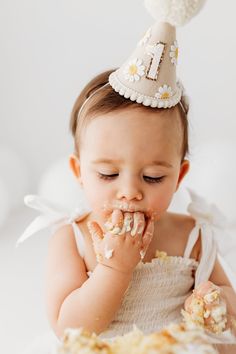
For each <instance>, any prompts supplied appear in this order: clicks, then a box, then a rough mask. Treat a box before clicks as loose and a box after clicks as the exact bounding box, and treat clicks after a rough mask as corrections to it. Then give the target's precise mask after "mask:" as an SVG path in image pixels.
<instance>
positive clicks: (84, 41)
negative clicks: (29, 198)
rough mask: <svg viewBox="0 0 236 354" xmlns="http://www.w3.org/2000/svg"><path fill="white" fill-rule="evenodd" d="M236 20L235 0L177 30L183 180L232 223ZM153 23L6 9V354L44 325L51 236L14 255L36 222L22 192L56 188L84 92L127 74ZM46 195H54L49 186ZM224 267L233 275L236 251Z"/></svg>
mask: <svg viewBox="0 0 236 354" xmlns="http://www.w3.org/2000/svg"><path fill="white" fill-rule="evenodd" d="M226 5H227V7H226ZM235 13H236V2H235V1H234V0H227V1H225V2H223V1H222V0H208V2H207V4H206V6H205V8H204V10H203V11H202V12H201V13H200V14H199V16H197V17H196V18H195V19H193V20H192V22H190V23H189V24H188V25H186V26H185V27H183V28H180V29H179V31H178V42H179V46H180V60H179V65H178V74H179V77H180V78H181V79H182V81H183V83H184V84H185V87H186V89H187V92H188V94H189V95H190V98H191V102H192V106H191V114H190V117H189V119H190V137H191V141H190V142H191V153H192V154H191V160H192V161H193V162H196V164H195V166H194V167H195V168H194V169H193V170H192V171H193V173H192V176H191V174H190V175H189V177H187V178H189V184H190V185H191V181H192V183H193V184H194V186H196V187H197V189H198V190H199V192H203V193H204V194H205V195H207V196H209V199H210V201H213V200H214V198H215V201H217V202H219V204H220V206H223V209H224V211H227V214H231V216H233V217H234V216H236V212H235V207H234V204H235V202H234V201H235V199H236V188H235V187H234V185H235V180H236V159H235V151H236V132H235V130H236V121H235V119H236V104H235V103H236V97H235V94H236V92H235V82H236V68H235V57H236V36H235V26H236V23H235ZM152 22H153V20H152V18H151V17H150V16H149V15H148V14H147V13H146V11H145V10H144V7H143V0H119V1H117V0H116V1H114V0H113V1H112V0H97V1H96V0H86V1H83V2H82V1H79V0H37V1H36V0H20V1H19V0H0V97H1V99H0V102H1V104H0V230H1V234H0V251H1V254H0V278H1V281H2V289H3V291H2V292H1V297H0V308H1V309H0V313H1V320H0V333H1V334H2V338H1V339H2V344H1V345H2V346H1V348H2V347H3V351H4V353H5V354H12V353H16V352H17V353H22V351H21V348H23V347H24V345H25V344H26V343H27V342H28V341H30V340H32V338H34V337H35V336H36V335H38V334H40V333H42V332H44V331H45V330H46V328H47V326H48V323H47V319H46V314H45V312H44V311H45V310H44V300H43V290H42V289H43V279H44V274H43V272H44V267H45V257H46V250H47V240H48V237H49V235H48V233H46V232H45V233H42V234H41V235H37V236H35V238H32V239H30V240H29V241H27V242H26V243H25V244H23V245H22V246H21V247H20V248H19V249H17V250H15V249H14V245H15V241H16V240H17V238H18V237H19V236H20V234H21V233H22V232H23V230H24V229H25V227H26V226H27V225H28V224H29V223H30V222H31V221H32V219H33V217H34V216H36V213H35V212H33V211H32V210H28V209H27V208H23V192H24V193H37V191H38V189H39V185H40V181H41V182H42V181H44V179H43V178H42V177H43V176H44V177H45V176H46V177H48V176H49V177H50V176H51V178H52V180H53V175H52V174H51V175H50V173H49V174H47V173H46V175H45V171H48V169H49V171H50V168H51V166H53V165H55V168H54V172H55V171H58V170H57V168H58V166H62V165H63V166H66V164H65V163H64V161H65V160H61V161H62V162H61V165H60V163H59V165H58V164H57V161H58V160H59V161H60V159H62V158H63V159H65V157H66V156H67V155H68V154H69V153H70V152H72V150H73V142H72V138H71V136H70V133H69V116H70V112H71V109H72V106H73V103H74V101H75V99H76V97H77V96H78V94H79V92H80V90H81V89H82V87H83V85H85V84H86V83H87V81H88V80H89V79H91V78H92V76H93V75H95V74H97V73H99V72H100V71H102V70H105V69H108V68H113V67H117V66H119V65H121V64H122V62H123V60H125V59H126V57H127V55H129V54H130V53H131V51H133V49H134V47H135V45H136V43H137V41H138V40H139V39H140V38H141V37H142V35H143V34H144V32H145V31H146V29H147V28H148V27H149V26H150V25H151V24H152ZM8 149H10V150H9V151H8ZM14 154H15V155H14ZM198 166H201V170H200V171H199V168H198ZM209 171H210V172H209ZM54 175H55V174H54ZM191 177H192V178H191ZM1 179H2V181H1ZM48 180H49V179H48ZM56 181H57V183H58V185H60V184H62V183H65V181H69V177H68V176H67V175H66V172H65V171H64V172H63V173H62V174H61V175H60V176H57V178H56ZM4 183H5V184H4ZM6 184H7V187H8V190H7V191H6ZM41 186H42V184H41ZM45 186H46V187H45ZM47 188H48V190H49V189H50V193H51V194H52V195H53V193H54V195H55V194H56V192H55V189H53V188H50V186H49V187H47V183H45V185H44V191H46V190H47ZM41 190H42V189H41ZM48 194H49V193H48ZM60 197H63V200H64V201H65V198H64V196H62V195H61V196H60ZM13 202H14V204H15V205H18V206H21V209H19V210H17V212H15V213H12V214H11V215H10V216H9V221H10V222H6V223H5V227H4V228H3V229H1V220H3V219H4V217H5V214H4V212H5V211H6V205H7V204H12V203H13ZM177 204H178V207H179V206H180V205H181V201H178V199H177ZM227 206H229V207H228V209H227ZM4 208H5V209H4ZM235 221H236V218H235ZM235 226H236V223H235ZM235 229H236V228H235ZM234 236H235V231H234ZM227 260H228V261H229V263H231V265H232V267H234V270H235V269H236V263H235V251H234V249H233V248H232V252H231V253H230V254H229V255H228V259H227ZM29 264H30V267H29ZM12 338H14V340H12ZM34 354H36V353H34Z"/></svg>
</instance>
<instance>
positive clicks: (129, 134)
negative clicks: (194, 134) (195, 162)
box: [79, 108, 188, 221]
mask: <svg viewBox="0 0 236 354" xmlns="http://www.w3.org/2000/svg"><path fill="white" fill-rule="evenodd" d="M177 114H178V111H177V110H175V111H174V112H173V111H172V113H171V114H170V113H168V112H163V113H162V112H159V113H158V114H157V113H156V112H155V111H153V112H148V113H147V111H145V110H143V109H140V108H133V109H131V108H129V109H125V110H122V111H117V112H111V113H109V114H104V115H101V116H99V117H96V118H95V119H93V120H92V121H91V122H90V123H89V124H88V126H87V127H86V128H85V131H84V135H83V137H82V144H81V146H80V160H79V162H80V173H81V181H82V183H83V189H84V192H85V195H86V197H87V199H88V202H89V205H90V206H91V208H92V210H93V213H94V214H95V215H97V217H98V219H100V221H101V220H102V221H104V220H105V219H106V217H107V215H108V214H109V213H111V211H112V210H114V209H116V208H119V209H121V210H123V211H131V212H132V211H142V212H144V213H145V215H146V217H150V216H151V214H153V215H154V217H155V219H159V218H160V217H161V215H162V214H163V213H164V212H165V211H166V210H167V208H168V206H169V204H170V202H171V199H172V196H173V193H174V192H175V191H176V189H177V186H178V183H179V181H180V179H181V178H182V177H183V175H184V174H185V173H186V172H187V170H188V162H187V161H185V162H184V163H183V165H184V168H183V165H181V146H182V139H183V137H182V127H181V122H180V118H179V117H177Z"/></svg>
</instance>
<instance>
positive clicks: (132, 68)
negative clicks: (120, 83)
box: [124, 58, 145, 82]
mask: <svg viewBox="0 0 236 354" xmlns="http://www.w3.org/2000/svg"><path fill="white" fill-rule="evenodd" d="M144 71H145V66H144V65H142V60H141V59H137V58H135V59H133V60H131V61H130V62H129V64H128V65H127V66H126V68H125V69H124V74H125V79H126V80H128V81H131V82H134V81H139V80H140V78H141V77H142V76H144Z"/></svg>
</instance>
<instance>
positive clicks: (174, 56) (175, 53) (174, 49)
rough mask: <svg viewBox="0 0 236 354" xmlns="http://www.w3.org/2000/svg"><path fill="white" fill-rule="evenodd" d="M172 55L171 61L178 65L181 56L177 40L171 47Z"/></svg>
mask: <svg viewBox="0 0 236 354" xmlns="http://www.w3.org/2000/svg"><path fill="white" fill-rule="evenodd" d="M170 57H171V63H172V64H174V65H177V63H178V57H179V47H178V43H177V41H174V44H172V46H171V47H170Z"/></svg>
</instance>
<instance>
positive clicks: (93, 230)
mask: <svg viewBox="0 0 236 354" xmlns="http://www.w3.org/2000/svg"><path fill="white" fill-rule="evenodd" d="M87 226H88V229H89V232H90V234H91V236H92V240H93V242H94V243H99V242H100V241H101V240H102V239H103V237H104V236H103V231H102V229H101V227H100V226H99V225H98V223H96V222H95V221H88V223H87Z"/></svg>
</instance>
